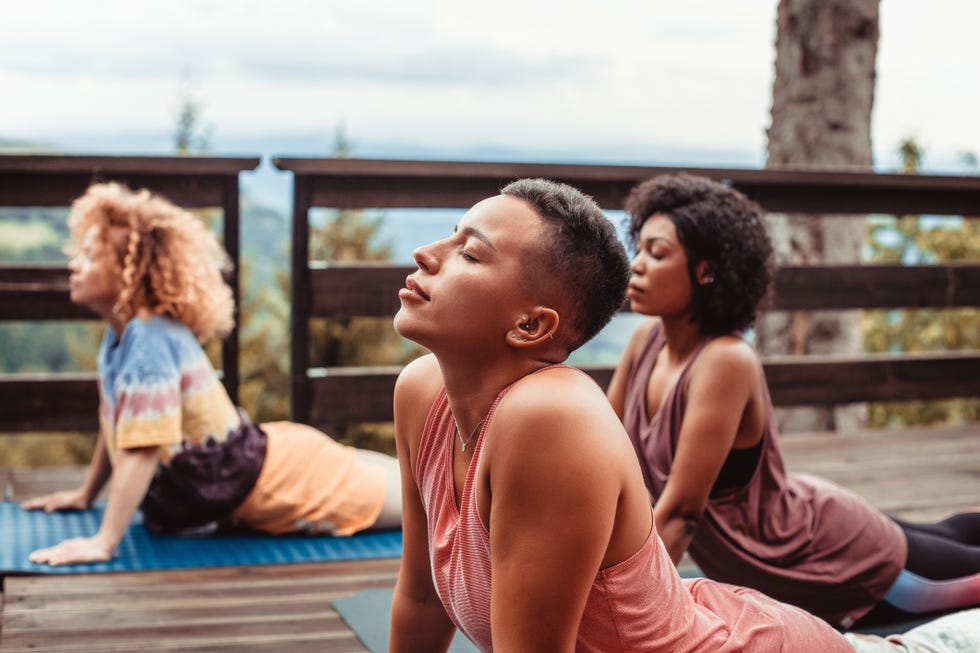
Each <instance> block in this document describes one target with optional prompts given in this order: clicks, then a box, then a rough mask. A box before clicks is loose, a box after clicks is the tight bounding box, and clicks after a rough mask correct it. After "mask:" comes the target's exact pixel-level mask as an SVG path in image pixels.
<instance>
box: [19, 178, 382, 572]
mask: <svg viewBox="0 0 980 653" xmlns="http://www.w3.org/2000/svg"><path fill="white" fill-rule="evenodd" d="M68 223H69V226H70V228H71V236H72V237H71V241H70V243H69V246H68V248H67V249H68V251H69V252H70V253H71V254H72V255H73V258H72V260H71V262H70V263H69V269H70V271H71V276H70V281H69V288H70V292H71V300H72V302H74V303H76V304H79V305H83V306H88V307H89V308H91V309H92V310H93V311H94V312H95V313H96V314H98V315H99V316H100V317H101V318H102V319H103V321H104V322H105V323H106V325H107V327H108V328H107V329H106V332H105V336H104V337H103V340H102V346H101V348H100V349H99V355H98V368H99V440H98V444H97V445H96V451H95V455H94V457H93V460H92V464H91V465H90V467H89V472H88V475H87V477H86V480H85V482H84V483H83V485H82V487H80V488H78V489H75V490H70V491H65V492H56V493H53V494H50V495H47V496H43V497H39V498H36V499H33V500H31V501H27V502H25V503H24V507H25V508H27V509H43V510H46V511H55V510H70V509H84V508H87V507H89V506H90V505H91V503H92V501H93V499H94V498H95V497H96V496H97V495H98V494H99V492H100V491H101V489H102V487H103V486H104V485H105V483H106V481H108V479H109V477H110V475H111V476H112V477H113V483H112V484H111V486H110V488H109V492H108V502H107V505H106V510H105V515H104V517H103V520H102V524H101V526H100V528H99V531H98V533H96V534H95V535H94V536H92V537H80V538H74V539H70V540H65V541H64V542H61V543H60V544H57V545H55V546H52V547H49V548H45V549H40V550H38V551H35V552H34V553H32V554H31V560H32V561H34V562H37V563H47V564H51V565H61V564H72V563H80V562H98V561H103V560H108V559H110V558H111V557H112V555H113V552H114V551H115V549H116V548H117V546H118V544H119V542H120V540H121V538H122V536H123V534H124V533H125V531H126V529H127V528H128V526H129V524H130V522H131V520H132V518H133V516H134V514H135V513H136V510H137V508H142V510H143V522H144V524H145V525H146V526H147V527H149V528H151V529H152V530H155V531H158V532H172V531H179V530H183V529H187V528H194V527H200V526H204V525H206V524H209V523H213V522H228V523H239V524H242V525H245V526H248V527H251V528H254V529H257V530H261V531H265V532H270V533H282V532H288V531H296V530H307V531H311V530H312V531H326V532H332V533H335V534H337V535H349V534H352V533H354V532H357V531H359V530H364V529H367V528H391V527H397V526H400V524H401V512H400V503H401V499H400V481H399V478H398V464H397V461H396V460H395V459H394V458H392V457H391V456H386V455H384V454H380V453H378V452H373V451H365V450H356V449H353V448H351V447H345V446H342V445H340V444H338V443H337V442H335V441H333V440H332V439H330V438H329V437H327V436H326V435H324V434H323V433H320V432H319V431H316V430H315V429H312V428H310V427H307V426H303V425H301V424H293V423H290V422H275V423H270V424H262V425H255V424H252V423H251V422H250V421H249V420H248V419H247V418H246V417H245V415H244V414H243V413H242V412H241V411H239V410H237V409H236V408H235V406H234V405H233V404H232V402H231V400H230V399H229V397H228V394H227V393H226V392H225V390H224V387H223V386H222V385H221V383H220V382H219V381H218V378H217V375H216V374H215V371H214V369H213V368H212V366H211V363H210V361H209V360H208V358H207V356H206V354H205V353H204V350H203V349H202V347H201V343H202V342H205V341H207V340H209V339H210V338H212V337H213V336H215V335H218V336H223V335H225V334H227V333H228V332H229V331H230V330H231V328H232V326H233V324H234V311H235V305H234V299H233V296H232V292H231V288H229V287H228V285H227V284H226V283H225V281H224V278H223V276H222V273H223V271H225V270H227V269H229V267H230V261H229V259H228V255H227V254H226V253H225V251H224V249H223V248H222V247H221V245H220V244H219V243H218V240H217V238H216V237H215V235H214V234H213V233H212V232H211V231H210V230H209V229H208V228H207V227H206V226H205V225H204V224H203V223H202V222H201V221H200V220H198V219H197V218H196V217H195V216H194V215H192V214H191V213H189V212H188V211H185V210H184V209H181V208H179V207H177V206H175V205H174V204H172V203H171V202H169V201H168V200H166V199H164V198H163V197H160V196H157V195H154V194H152V193H150V192H149V191H146V190H140V191H135V192H134V191H131V190H129V189H128V188H126V187H125V186H122V185H120V184H117V183H104V184H94V185H92V186H91V187H89V189H88V190H87V191H86V192H85V194H84V195H82V196H81V197H80V198H78V199H77V200H76V201H75V202H74V204H73V205H72V209H71V214H70V217H69V220H68Z"/></svg>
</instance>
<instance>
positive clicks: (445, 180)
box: [273, 157, 980, 215]
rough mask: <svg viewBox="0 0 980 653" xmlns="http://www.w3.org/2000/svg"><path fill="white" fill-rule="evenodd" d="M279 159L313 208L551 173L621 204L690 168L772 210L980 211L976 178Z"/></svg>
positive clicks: (491, 186) (446, 197)
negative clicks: (302, 185) (306, 190)
mask: <svg viewBox="0 0 980 653" xmlns="http://www.w3.org/2000/svg"><path fill="white" fill-rule="evenodd" d="M273 163H274V164H275V165H276V166H277V167H278V168H280V169H281V170H289V171H292V172H293V173H294V174H295V175H296V177H297V178H300V177H304V178H307V179H309V180H310V183H311V184H312V185H313V206H330V207H335V208H370V207H378V208H383V207H404V208H414V207H418V208H427V207H440V208H466V207H469V206H471V205H472V204H474V203H475V202H476V201H478V200H480V199H482V198H484V197H487V196H489V195H493V194H496V193H497V192H498V190H499V188H500V187H501V186H502V185H504V184H506V183H507V182H509V181H512V180H514V179H518V178H521V177H546V178H550V179H555V180H558V181H564V182H567V183H570V184H572V185H574V186H576V187H578V188H580V189H581V190H583V191H584V192H586V193H588V194H589V195H592V196H593V197H594V198H595V199H596V201H598V202H599V204H600V205H601V206H603V207H605V208H607V209H620V208H622V205H623V200H624V199H625V197H626V195H627V194H628V193H629V191H630V189H631V188H632V187H633V186H634V185H635V184H636V183H638V182H639V181H642V180H645V179H648V178H650V177H653V176H655V175H658V174H665V173H669V174H673V173H677V172H690V173H692V174H697V175H702V176H705V177H709V178H712V179H717V180H724V181H727V182H729V183H731V184H732V185H733V186H734V187H736V188H738V189H740V190H742V191H743V192H744V193H746V194H747V195H748V196H749V197H751V198H753V199H755V200H756V201H758V202H759V203H760V204H761V205H762V206H763V207H765V209H766V210H767V211H772V212H798V213H843V214H864V213H872V212H874V213H897V214H906V213H934V214H950V215H980V179H977V178H976V177H955V176H938V175H887V174H877V173H842V172H821V171H796V170H746V169H731V168H729V169H725V168H696V167H663V166H605V165H601V166H600V165H573V164H548V163H544V164H541V163H510V162H462V161H390V160H387V161H386V160H372V159H302V158H286V157H280V158H275V159H273Z"/></svg>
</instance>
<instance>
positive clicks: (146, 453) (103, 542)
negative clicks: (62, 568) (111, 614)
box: [30, 446, 159, 565]
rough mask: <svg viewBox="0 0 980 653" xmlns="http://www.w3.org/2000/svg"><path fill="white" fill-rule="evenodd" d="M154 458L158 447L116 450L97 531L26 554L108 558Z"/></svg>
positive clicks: (48, 558)
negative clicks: (100, 523)
mask: <svg viewBox="0 0 980 653" xmlns="http://www.w3.org/2000/svg"><path fill="white" fill-rule="evenodd" d="M158 458H159V449H158V448H157V447H155V446H153V447H139V448H135V449H122V450H120V451H119V452H118V453H117V454H116V461H115V465H114V466H113V479H112V483H111V485H110V486H109V500H108V503H107V505H106V510H105V515H103V517H102V525H101V526H100V527H99V531H98V533H96V534H95V535H94V536H92V537H77V538H73V539H70V540H65V541H63V542H61V543H60V544H56V545H55V546H52V547H49V548H46V549H39V550H37V551H34V552H33V553H31V555H30V559H31V562H36V563H46V564H49V565H67V564H73V563H78V562H100V561H105V560H109V559H111V558H112V554H113V552H114V551H115V550H116V547H118V546H119V541H120V540H121V539H122V536H123V534H124V533H125V532H126V529H127V528H128V527H129V523H130V522H131V521H132V519H133V515H134V514H135V512H136V509H137V508H138V507H139V505H140V503H142V501H143V497H144V496H146V491H147V489H148V488H149V487H150V481H151V480H153V474H154V472H155V471H156V467H157V461H158Z"/></svg>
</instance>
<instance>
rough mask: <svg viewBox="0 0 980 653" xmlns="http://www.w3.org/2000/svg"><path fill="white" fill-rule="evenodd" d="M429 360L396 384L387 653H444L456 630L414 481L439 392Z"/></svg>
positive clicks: (434, 368) (412, 368)
mask: <svg viewBox="0 0 980 653" xmlns="http://www.w3.org/2000/svg"><path fill="white" fill-rule="evenodd" d="M439 378H441V377H440V374H439V369H438V366H437V365H436V364H435V360H434V359H433V358H431V357H425V358H422V359H419V360H417V361H415V362H413V363H411V364H410V365H409V366H407V367H406V368H405V369H404V370H403V371H402V373H401V375H400V376H399V378H398V382H397V384H396V385H395V397H394V401H395V406H394V408H395V439H396V443H397V446H398V461H399V464H400V465H401V482H402V563H401V568H400V569H399V571H398V581H397V582H396V583H395V593H394V597H393V599H392V604H391V634H390V639H389V649H388V650H389V651H391V653H429V652H432V653H443V652H445V651H447V650H448V649H449V644H450V642H451V641H452V636H453V633H454V632H455V626H454V625H453V623H452V621H450V620H449V616H448V615H447V614H446V611H445V608H443V605H442V602H441V601H440V600H439V596H438V594H437V593H436V589H435V587H434V585H433V583H432V569H431V566H430V565H429V538H428V530H427V525H426V517H425V510H424V508H423V506H422V500H421V497H420V496H419V488H418V484H417V482H416V479H415V460H416V457H417V451H418V443H419V440H420V439H421V436H422V428H423V426H424V424H425V417H426V415H427V414H428V410H429V407H430V406H431V405H432V401H433V400H434V398H435V393H436V392H437V391H438V388H439V387H440V386H439V384H438V383H435V384H433V379H436V380H438V379H439Z"/></svg>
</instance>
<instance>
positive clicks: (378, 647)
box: [333, 589, 479, 653]
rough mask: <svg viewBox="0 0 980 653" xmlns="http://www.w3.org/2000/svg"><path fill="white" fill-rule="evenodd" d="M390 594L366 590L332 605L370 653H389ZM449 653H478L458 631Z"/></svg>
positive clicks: (377, 590)
mask: <svg viewBox="0 0 980 653" xmlns="http://www.w3.org/2000/svg"><path fill="white" fill-rule="evenodd" d="M391 595H392V591H391V590H390V589H369V590H361V591H360V592H358V593H357V594H351V595H350V596H345V597H344V598H342V599H338V600H336V601H334V602H333V607H334V609H335V610H336V611H337V612H338V613H339V614H340V616H341V617H342V618H343V620H344V621H345V622H347V625H348V626H350V629H351V630H353V631H354V634H355V635H357V637H358V638H359V639H360V640H361V643H363V644H364V646H366V647H367V649H368V650H369V651H371V653H387V651H388V629H389V625H390V623H391ZM449 652H450V653H479V650H478V649H477V648H476V647H475V646H473V643H472V642H470V640H468V639H466V638H465V637H464V636H463V635H462V633H459V632H457V633H456V636H455V637H454V638H453V643H452V646H450V647H449Z"/></svg>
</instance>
